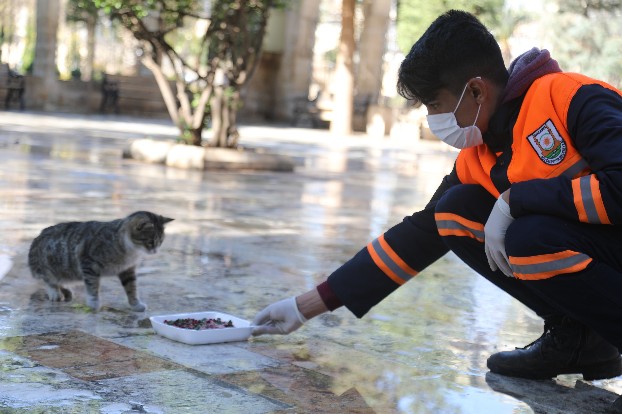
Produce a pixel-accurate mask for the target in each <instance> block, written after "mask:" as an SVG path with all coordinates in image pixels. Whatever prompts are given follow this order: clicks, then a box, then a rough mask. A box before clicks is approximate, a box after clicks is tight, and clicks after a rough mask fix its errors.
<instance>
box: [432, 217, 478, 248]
mask: <svg viewBox="0 0 622 414" xmlns="http://www.w3.org/2000/svg"><path fill="white" fill-rule="evenodd" d="M434 219H435V220H436V227H437V228H438V234H440V235H441V236H462V237H470V238H472V239H475V240H477V241H479V242H481V243H483V242H484V225H483V224H482V223H478V222H476V221H472V220H467V219H465V218H464V217H461V216H459V215H457V214H453V213H436V214H434Z"/></svg>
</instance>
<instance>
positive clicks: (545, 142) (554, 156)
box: [527, 119, 567, 165]
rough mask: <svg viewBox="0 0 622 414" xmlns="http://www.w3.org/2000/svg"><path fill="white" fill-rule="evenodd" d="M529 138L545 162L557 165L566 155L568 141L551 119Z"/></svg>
mask: <svg viewBox="0 0 622 414" xmlns="http://www.w3.org/2000/svg"><path fill="white" fill-rule="evenodd" d="M527 139H528V140H529V143H530V144H531V146H532V147H533V149H534V150H535V151H536V153H537V154H538V156H539V157H540V159H541V160H542V162H544V163H545V164H548V165H557V164H559V163H560V162H562V161H563V159H564V157H565V156H566V152H567V145H566V141H564V138H562V136H561V135H560V134H559V132H558V131H557V128H555V124H553V121H551V120H550V119H549V120H547V121H546V122H545V123H544V125H542V126H541V127H540V128H538V129H537V130H536V131H535V132H534V133H532V134H531V135H529V136H528V137H527Z"/></svg>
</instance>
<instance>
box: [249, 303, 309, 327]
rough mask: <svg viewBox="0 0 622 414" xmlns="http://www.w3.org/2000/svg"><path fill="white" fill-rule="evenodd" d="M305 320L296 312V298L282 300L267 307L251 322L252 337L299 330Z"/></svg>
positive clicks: (298, 311)
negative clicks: (252, 326)
mask: <svg viewBox="0 0 622 414" xmlns="http://www.w3.org/2000/svg"><path fill="white" fill-rule="evenodd" d="M306 321H307V319H306V318H305V317H304V316H303V315H302V313H300V310H298V305H297V304H296V298H295V297H291V298H287V299H283V300H281V301H278V302H276V303H273V304H272V305H269V306H267V307H266V308H265V309H263V310H262V311H261V312H259V313H258V314H257V316H255V319H254V320H253V325H254V326H255V327H254V328H253V335H255V336H257V335H263V334H272V335H274V334H280V335H285V334H288V333H291V332H294V331H295V330H296V329H298V328H300V327H301V326H302V325H303V324H304V323H305V322H306Z"/></svg>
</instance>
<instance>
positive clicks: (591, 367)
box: [488, 318, 622, 381]
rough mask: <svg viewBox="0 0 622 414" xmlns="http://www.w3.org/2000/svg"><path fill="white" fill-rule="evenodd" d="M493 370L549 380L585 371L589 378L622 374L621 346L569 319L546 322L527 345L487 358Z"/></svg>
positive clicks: (584, 376) (510, 374) (522, 376)
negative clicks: (538, 336) (542, 331)
mask: <svg viewBox="0 0 622 414" xmlns="http://www.w3.org/2000/svg"><path fill="white" fill-rule="evenodd" d="M488 369H490V371H491V372H494V373H496V374H501V375H507V376H510V377H520V378H529V379H550V378H553V377H556V376H557V375H560V374H583V379H585V380H586V381H590V380H597V379H605V378H613V377H617V376H618V375H621V374H622V359H621V358H620V352H619V351H618V348H617V347H615V346H613V345H611V344H610V343H609V342H607V341H605V340H604V339H603V338H602V337H601V336H600V335H598V334H596V333H595V332H593V331H591V330H590V329H588V328H587V327H585V326H583V325H581V324H579V323H578V322H575V321H573V320H571V319H569V318H562V319H561V320H560V321H557V322H551V321H548V322H547V321H545V323H544V333H543V334H542V336H541V337H540V338H538V339H536V340H535V341H534V342H532V343H531V344H529V345H527V346H526V347H524V348H516V349H515V350H514V351H504V352H497V353H496V354H493V355H491V356H490V358H488Z"/></svg>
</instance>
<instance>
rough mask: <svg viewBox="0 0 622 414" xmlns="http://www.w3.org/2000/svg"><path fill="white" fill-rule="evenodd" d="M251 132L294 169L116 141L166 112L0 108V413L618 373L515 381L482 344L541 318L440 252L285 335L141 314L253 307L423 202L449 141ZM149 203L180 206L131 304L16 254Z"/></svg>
mask: <svg viewBox="0 0 622 414" xmlns="http://www.w3.org/2000/svg"><path fill="white" fill-rule="evenodd" d="M240 132H241V141H240V142H241V144H242V146H243V147H246V148H247V149H253V150H256V151H266V152H273V153H278V154H283V155H288V156H290V157H292V158H293V159H294V161H295V163H296V168H295V171H294V172H291V173H283V172H268V171H262V172H252V171H237V172H235V171H228V172H225V171H206V172H203V171H193V170H183V169H174V168H167V167H165V166H162V165H153V164H145V163H141V162H137V161H133V160H128V159H123V158H122V156H121V154H122V151H123V149H124V148H125V147H126V146H127V145H128V143H129V142H130V141H131V140H133V139H138V138H146V137H147V138H155V139H173V138H174V137H175V133H176V131H175V129H174V128H173V127H171V126H170V125H169V123H168V122H166V121H160V120H144V119H130V118H124V117H116V116H105V117H104V116H87V117H85V116H74V115H68V114H49V113H28V112H26V113H16V112H0V256H4V257H11V259H12V261H13V266H12V268H11V269H10V270H9V271H8V273H7V274H6V275H5V276H4V277H3V278H1V279H0V412H1V413H11V414H12V413H104V414H113V413H241V414H242V413H243V414H249V413H250V414H255V413H256V414H260V413H284V414H285V413H378V414H380V413H382V414H385V413H389V414H391V413H408V414H410V413H426V414H427V413H459V414H462V413H478V414H479V413H500V414H503V413H507V414H509V413H513V414H516V413H560V414H561V413H564V414H566V413H600V412H603V413H605V412H609V411H608V410H609V407H610V406H611V404H612V403H613V401H614V400H615V399H616V398H617V396H618V394H620V393H621V392H622V380H620V379H613V380H608V381H593V382H585V381H583V380H582V379H581V378H580V376H572V375H568V376H560V377H559V378H557V379H556V380H554V381H527V380H519V379H512V378H505V377H501V376H497V375H494V374H490V373H489V372H488V370H487V368H486V358H487V357H488V355H489V354H490V353H493V352H496V351H497V350H505V349H513V347H515V346H522V345H525V344H527V343H529V342H531V341H532V340H534V339H535V338H537V337H538V336H540V334H541V333H542V324H541V322H540V321H539V320H538V318H536V317H535V315H534V314H532V313H531V312H530V311H528V310H526V309H525V308H524V307H522V306H521V305H520V304H518V303H517V302H515V301H513V300H511V299H510V298H509V297H507V296H506V295H505V294H503V293H502V292H501V291H499V290H497V289H496V288H495V287H493V286H492V285H490V284H489V283H488V282H486V281H485V280H483V279H482V278H480V277H478V276H477V275H476V274H474V273H473V272H472V271H471V270H470V269H468V268H467V267H466V266H465V265H464V264H462V263H461V262H460V261H459V260H458V259H457V258H456V257H454V256H452V255H451V254H449V255H447V256H445V257H444V258H442V259H441V260H439V261H438V262H437V263H435V264H434V265H432V266H430V267H429V268H428V269H426V270H425V271H424V272H422V273H421V274H420V275H419V276H417V278H415V280H413V281H411V282H410V283H408V284H406V285H405V286H403V287H402V288H400V289H399V290H398V291H396V292H395V293H394V294H392V295H391V296H390V297H388V298H387V299H386V300H385V301H383V302H382V303H381V304H379V305H378V306H376V307H375V308H373V309H372V310H371V312H370V313H369V314H367V315H366V316H365V317H364V318H362V319H357V318H355V317H354V316H353V315H352V314H350V313H349V312H348V311H347V310H345V309H338V310H336V311H334V312H332V313H329V314H325V315H323V316H320V317H318V318H315V319H313V320H311V321H309V322H307V323H306V324H305V326H303V327H302V328H301V329H299V330H298V331H296V332H295V333H293V334H291V335H288V336H261V337H254V338H250V339H249V340H248V341H242V342H231V343H222V344H211V345H186V344H183V343H180V342H175V341H171V340H169V339H166V338H164V337H161V336H159V335H157V334H155V333H154V331H153V329H152V327H151V324H150V321H149V317H150V316H153V315H162V314H171V313H181V312H199V311H206V310H218V311H221V312H225V313H229V314H232V315H236V316H238V317H240V318H243V319H248V320H252V319H253V317H254V315H255V314H256V313H257V312H258V311H259V310H260V309H262V308H263V307H264V306H266V305H268V304H269V303H271V302H274V301H276V300H279V299H281V298H285V297H288V296H292V295H296V294H299V293H301V292H303V291H306V290H307V289H310V288H312V287H313V286H315V285H316V284H317V283H319V282H321V281H323V280H325V278H326V277H327V275H329V274H330V273H331V272H332V271H333V270H335V269H336V268H337V267H339V266H340V265H341V264H342V263H343V262H345V261H346V260H348V259H349V258H350V257H351V256H352V255H354V254H355V253H356V252H357V251H358V250H359V249H360V248H362V247H363V246H365V245H366V244H367V243H368V242H369V241H370V240H372V239H373V238H375V237H376V236H378V235H379V234H381V233H382V232H383V231H385V230H386V229H388V228H389V227H390V226H392V225H393V224H395V223H397V222H399V221H400V220H402V218H403V217H404V216H407V215H409V214H411V213H412V212H414V211H416V210H418V209H420V208H422V207H423V206H424V205H425V203H426V201H427V200H428V199H429V198H430V197H431V195H432V194H433V192H434V190H435V189H436V187H437V185H438V183H439V182H440V179H441V178H442V177H443V175H444V174H446V173H447V172H449V171H450V169H451V167H452V165H453V160H454V158H455V152H453V151H451V150H448V149H447V148H446V147H445V146H443V145H442V144H439V143H437V142H416V141H409V140H408V139H407V137H393V138H391V139H377V138H370V137H367V136H364V135H361V136H354V137H335V136H332V135H330V134H329V133H328V132H327V131H320V130H312V129H303V128H289V127H286V126H265V125H244V126H242V127H241V128H240ZM136 210H150V211H153V212H156V213H158V214H162V215H165V216H168V217H173V218H175V221H173V222H171V223H170V224H168V225H167V228H166V239H165V241H164V244H163V245H162V247H161V249H160V252H159V253H158V254H157V255H155V256H150V257H148V258H147V259H146V260H145V261H144V262H143V263H142V264H141V265H140V266H139V268H138V285H139V293H140V296H141V298H142V300H143V301H144V302H146V304H147V305H148V308H147V310H146V311H145V312H138V313H137V312H132V311H131V310H130V309H129V306H128V305H127V302H126V299H125V294H124V292H123V288H122V287H121V285H120V283H119V282H118V280H116V279H115V278H106V279H104V280H103V281H102V286H101V297H100V300H101V303H102V309H101V310H100V311H99V312H96V313H95V312H92V311H90V310H89V309H88V308H87V307H86V306H85V305H84V303H85V298H84V293H83V287H82V286H81V285H80V283H76V284H74V285H72V286H70V287H71V288H72V289H73V291H74V298H73V300H72V301H71V302H59V303H52V302H48V301H47V300H46V299H45V292H44V290H43V287H42V286H41V285H40V284H39V283H38V282H37V281H36V280H34V279H33V278H32V277H31V276H30V272H29V270H28V268H27V266H26V255H27V252H28V249H29V246H30V242H31V241H32V239H33V238H34V237H36V236H37V235H38V234H39V232H40V231H41V230H42V229H43V228H45V227H47V226H50V225H52V224H56V223H59V222H62V221H75V220H78V221H83V220H100V221H107V220H112V219H116V218H120V217H123V216H125V215H127V214H129V213H131V212H133V211H136Z"/></svg>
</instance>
